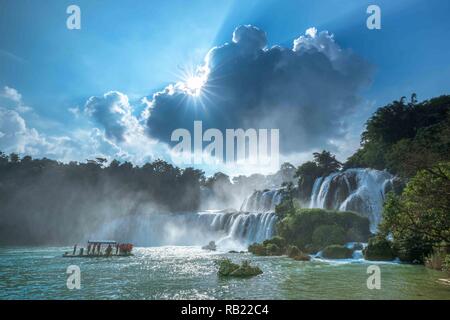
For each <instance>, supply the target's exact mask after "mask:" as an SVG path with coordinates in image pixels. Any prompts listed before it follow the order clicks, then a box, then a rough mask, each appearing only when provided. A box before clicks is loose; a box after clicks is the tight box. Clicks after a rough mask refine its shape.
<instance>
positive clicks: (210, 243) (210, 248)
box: [202, 241, 217, 251]
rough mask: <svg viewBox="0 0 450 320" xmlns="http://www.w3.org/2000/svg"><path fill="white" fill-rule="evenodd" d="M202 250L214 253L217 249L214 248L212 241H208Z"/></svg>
mask: <svg viewBox="0 0 450 320" xmlns="http://www.w3.org/2000/svg"><path fill="white" fill-rule="evenodd" d="M202 249H204V250H211V251H216V249H217V247H216V243H215V242H214V241H210V242H209V243H208V245H206V246H203V247H202Z"/></svg>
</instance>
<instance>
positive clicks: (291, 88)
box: [147, 26, 371, 153]
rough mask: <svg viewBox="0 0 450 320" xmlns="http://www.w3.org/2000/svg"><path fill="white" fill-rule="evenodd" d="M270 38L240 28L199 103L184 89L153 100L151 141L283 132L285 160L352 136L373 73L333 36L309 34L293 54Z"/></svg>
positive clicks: (217, 51)
mask: <svg viewBox="0 0 450 320" xmlns="http://www.w3.org/2000/svg"><path fill="white" fill-rule="evenodd" d="M266 46H267V40H266V34H265V33H264V32H263V31H262V30H260V29H258V28H256V27H253V26H240V27H238V28H237V29H236V30H235V31H234V33H233V38H232V42H231V43H226V44H224V45H222V46H220V47H215V48H213V49H212V50H211V51H210V52H209V53H208V55H207V57H206V62H205V67H206V68H203V69H201V70H200V71H199V74H198V76H199V77H202V72H205V70H207V71H206V73H205V74H203V75H204V81H205V82H204V85H203V86H202V88H201V93H200V95H198V96H195V95H194V96H193V95H192V90H191V89H190V88H189V85H186V84H183V83H178V84H176V85H171V86H169V87H167V88H166V89H165V90H164V91H162V92H159V93H156V94H154V95H153V97H152V100H151V103H150V107H149V110H148V111H149V112H148V115H149V116H148V119H147V126H148V132H149V134H150V135H151V136H152V137H155V138H157V139H159V140H161V141H164V142H169V141H170V137H171V133H172V131H173V130H174V129H177V128H186V129H189V130H192V127H193V121H194V120H202V121H203V128H204V130H205V129H207V128H218V129H220V130H222V132H224V130H225V129H227V128H244V129H247V128H278V129H280V148H281V151H282V152H283V153H290V152H304V151H308V150H312V149H314V148H325V147H327V146H329V143H330V140H339V139H340V138H342V137H343V136H344V135H345V133H346V130H347V123H346V119H347V117H348V116H349V114H351V113H352V112H354V111H355V110H356V108H357V106H358V104H359V102H360V99H359V98H358V91H359V90H360V89H361V88H362V87H363V86H365V85H367V84H368V83H369V82H370V75H371V67H370V65H368V64H367V63H366V62H365V61H363V60H362V59H361V58H359V57H358V56H356V55H355V54H353V53H352V52H351V51H350V50H345V49H342V48H340V47H339V45H338V44H337V43H336V42H335V40H334V38H333V35H330V34H329V33H328V32H326V31H324V32H320V33H317V30H315V29H314V28H311V29H308V30H307V32H306V34H305V36H301V37H299V38H298V39H295V40H294V45H293V48H284V47H281V46H274V47H271V48H267V47H266Z"/></svg>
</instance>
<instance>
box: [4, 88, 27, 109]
mask: <svg viewBox="0 0 450 320" xmlns="http://www.w3.org/2000/svg"><path fill="white" fill-rule="evenodd" d="M0 97H2V98H4V99H6V100H9V101H11V102H12V103H13V106H14V109H16V110H17V111H18V112H21V113H24V112H27V111H30V110H31V108H30V107H28V106H27V105H25V104H24V103H23V101H22V95H21V94H20V93H19V91H17V89H14V88H11V87H8V86H4V87H3V90H2V91H1V93H0Z"/></svg>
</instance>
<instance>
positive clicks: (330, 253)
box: [322, 244, 353, 259]
mask: <svg viewBox="0 0 450 320" xmlns="http://www.w3.org/2000/svg"><path fill="white" fill-rule="evenodd" d="M352 255H353V250H351V249H349V248H347V247H345V246H342V245H338V244H333V245H329V246H327V247H325V248H324V249H323V250H322V257H324V258H327V259H349V258H351V257H352Z"/></svg>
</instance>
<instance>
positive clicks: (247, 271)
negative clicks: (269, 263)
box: [217, 259, 263, 277]
mask: <svg viewBox="0 0 450 320" xmlns="http://www.w3.org/2000/svg"><path fill="white" fill-rule="evenodd" d="M217 264H218V266H219V270H218V272H217V273H218V275H219V276H225V277H252V276H257V275H259V274H262V273H263V272H262V270H261V269H260V268H259V267H257V266H252V265H251V264H250V262H249V261H247V260H244V261H242V264H241V265H239V264H236V263H233V262H232V261H231V260H229V259H222V260H219V261H218V262H217Z"/></svg>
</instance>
